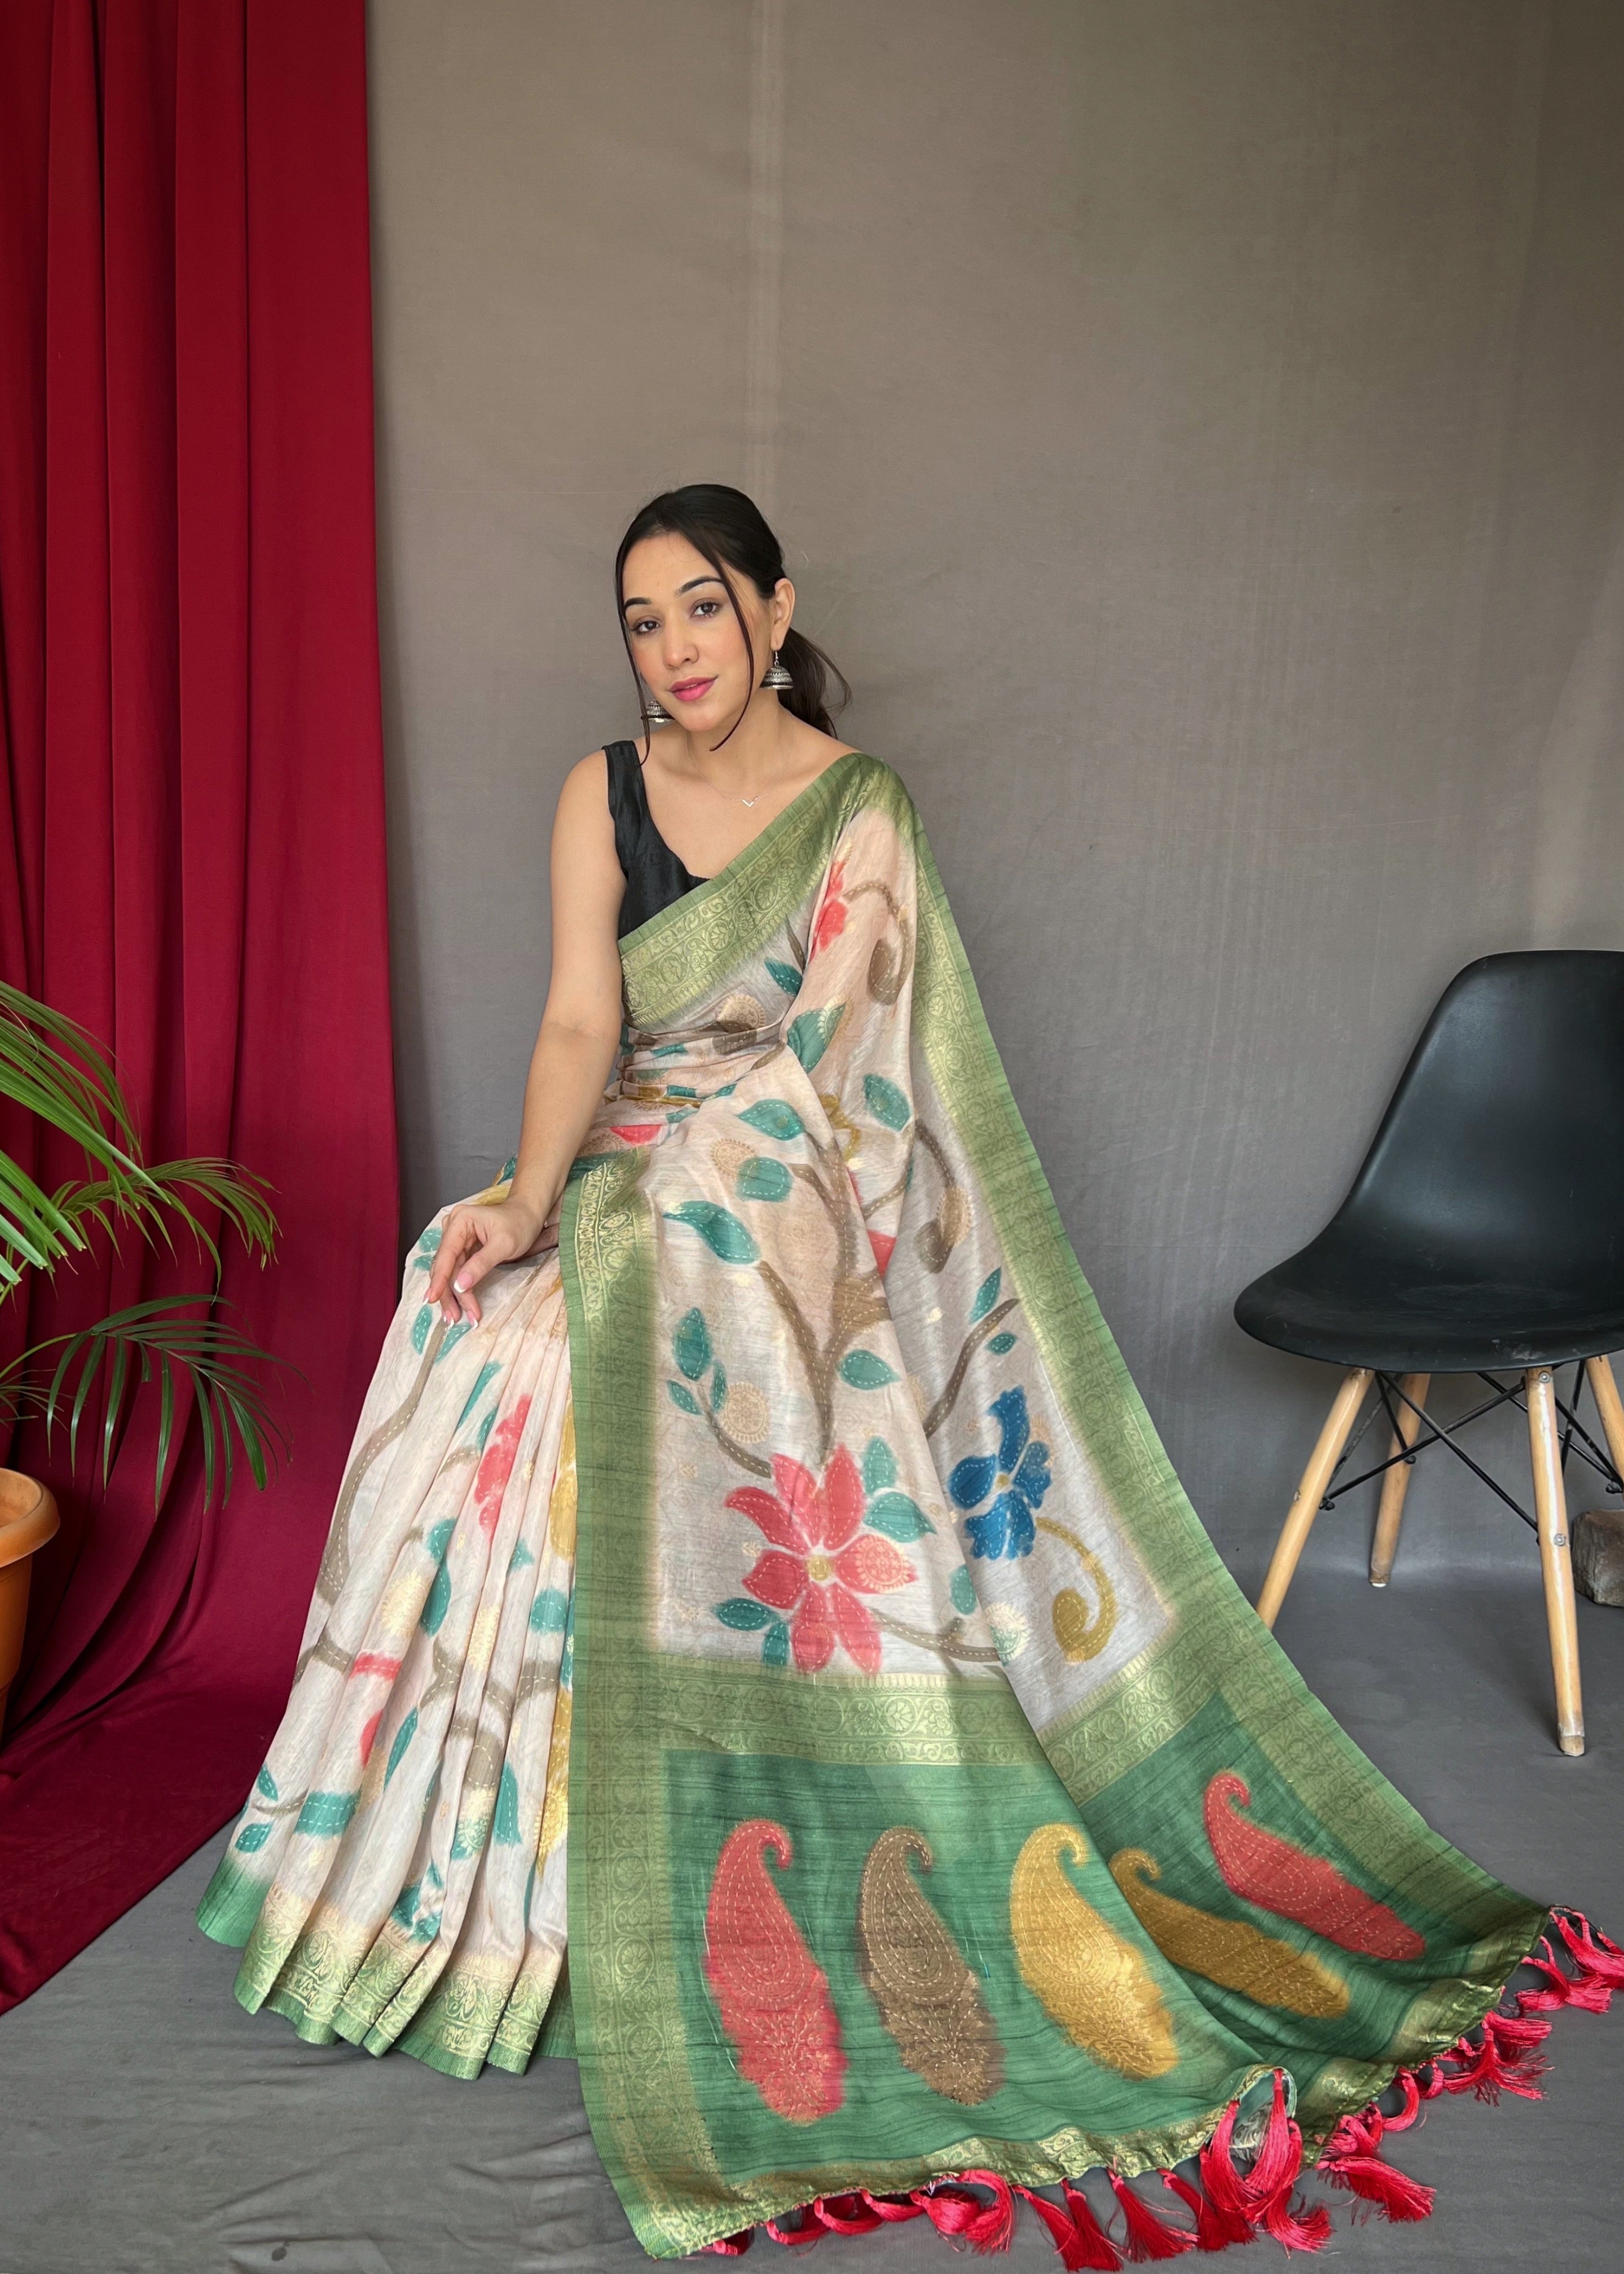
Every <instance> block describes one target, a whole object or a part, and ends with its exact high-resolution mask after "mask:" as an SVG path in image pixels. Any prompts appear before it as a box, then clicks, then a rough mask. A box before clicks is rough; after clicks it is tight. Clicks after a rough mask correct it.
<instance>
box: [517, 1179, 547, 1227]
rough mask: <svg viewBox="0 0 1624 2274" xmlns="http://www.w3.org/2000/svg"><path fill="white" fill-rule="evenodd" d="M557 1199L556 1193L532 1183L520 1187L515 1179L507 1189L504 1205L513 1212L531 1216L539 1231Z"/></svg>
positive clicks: (528, 1182)
mask: <svg viewBox="0 0 1624 2274" xmlns="http://www.w3.org/2000/svg"><path fill="white" fill-rule="evenodd" d="M557 1198H558V1193H556V1192H553V1191H551V1190H550V1189H548V1188H546V1187H544V1186H541V1185H538V1184H536V1183H534V1182H532V1181H527V1182H525V1183H524V1184H523V1185H522V1184H521V1183H520V1182H519V1180H518V1178H516V1177H515V1178H514V1180H513V1183H512V1184H511V1185H510V1186H508V1198H507V1202H506V1205H507V1206H508V1208H511V1209H514V1210H515V1211H517V1210H519V1209H523V1211H524V1212H525V1214H526V1215H530V1216H534V1217H535V1219H536V1224H537V1228H538V1230H539V1229H540V1227H541V1226H542V1225H543V1224H545V1222H546V1220H547V1217H548V1216H549V1214H550V1213H551V1212H552V1208H553V1201H555V1200H556V1199H557Z"/></svg>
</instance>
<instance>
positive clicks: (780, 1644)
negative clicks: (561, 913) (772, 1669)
mask: <svg viewBox="0 0 1624 2274" xmlns="http://www.w3.org/2000/svg"><path fill="white" fill-rule="evenodd" d="M762 1664H763V1666H787V1665H788V1664H789V1629H788V1627H787V1626H786V1624H785V1623H784V1621H783V1620H782V1619H774V1621H773V1623H772V1624H771V1626H770V1627H769V1628H768V1630H767V1631H766V1633H765V1635H764V1636H763V1638H762Z"/></svg>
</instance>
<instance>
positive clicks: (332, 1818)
mask: <svg viewBox="0 0 1624 2274" xmlns="http://www.w3.org/2000/svg"><path fill="white" fill-rule="evenodd" d="M360 1797H361V1796H360V1794H359V1793H358V1792H312V1793H311V1794H310V1795H309V1796H307V1798H306V1800H305V1805H304V1807H303V1808H302V1809H300V1811H299V1820H298V1823H297V1826H295V1829H296V1830H297V1831H299V1832H311V1833H313V1834H315V1835H316V1837H317V1838H318V1839H319V1840H329V1839H331V1838H332V1836H333V1834H335V1832H342V1830H343V1828H344V1826H345V1825H347V1824H348V1823H349V1821H350V1818H351V1817H352V1816H353V1815H354V1814H355V1812H356V1803H357V1801H358V1800H359V1799H360Z"/></svg>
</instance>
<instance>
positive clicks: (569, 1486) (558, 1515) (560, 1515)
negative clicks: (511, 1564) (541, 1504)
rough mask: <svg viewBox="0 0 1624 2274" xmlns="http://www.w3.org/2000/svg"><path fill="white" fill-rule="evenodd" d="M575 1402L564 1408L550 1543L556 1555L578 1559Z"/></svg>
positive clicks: (549, 1517)
mask: <svg viewBox="0 0 1624 2274" xmlns="http://www.w3.org/2000/svg"><path fill="white" fill-rule="evenodd" d="M576 1491H577V1478H576V1473H575V1400H574V1398H573V1397H572V1398H571V1399H570V1401H569V1404H568V1405H567V1406H566V1407H565V1408H564V1430H563V1434H562V1435H561V1437H560V1440H559V1449H558V1468H557V1471H556V1472H555V1473H554V1476H553V1494H552V1497H551V1499H550V1500H549V1502H548V1503H547V1544H548V1546H549V1547H551V1548H552V1550H553V1554H554V1555H561V1556H563V1557H565V1558H566V1559H567V1560H568V1561H569V1562H573V1561H574V1560H575V1499H576Z"/></svg>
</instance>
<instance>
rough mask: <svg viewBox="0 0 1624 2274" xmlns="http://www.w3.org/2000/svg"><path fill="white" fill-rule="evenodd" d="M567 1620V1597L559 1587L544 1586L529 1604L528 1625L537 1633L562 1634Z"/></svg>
mask: <svg viewBox="0 0 1624 2274" xmlns="http://www.w3.org/2000/svg"><path fill="white" fill-rule="evenodd" d="M568 1622H569V1598H568V1595H567V1594H566V1593H564V1591H563V1589H562V1588H561V1587H544V1588H543V1589H542V1591H541V1593H539V1594H538V1596H537V1598H536V1600H535V1601H534V1602H533V1603H532V1604H531V1605H530V1625H531V1627H532V1628H533V1629H534V1630H535V1631H536V1633H538V1634H562V1633H563V1631H564V1629H565V1627H566V1626H567V1625H568Z"/></svg>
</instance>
